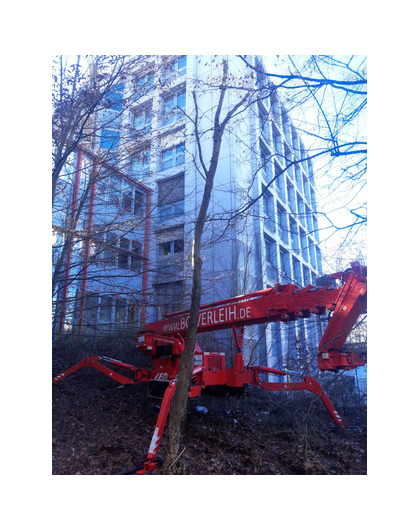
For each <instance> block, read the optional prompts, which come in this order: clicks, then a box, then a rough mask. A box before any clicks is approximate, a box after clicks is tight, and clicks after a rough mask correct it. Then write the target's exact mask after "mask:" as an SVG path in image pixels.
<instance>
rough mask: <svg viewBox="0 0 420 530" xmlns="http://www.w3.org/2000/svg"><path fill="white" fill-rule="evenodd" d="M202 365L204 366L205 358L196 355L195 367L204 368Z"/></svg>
mask: <svg viewBox="0 0 420 530" xmlns="http://www.w3.org/2000/svg"><path fill="white" fill-rule="evenodd" d="M202 365H203V356H202V355H194V366H202Z"/></svg>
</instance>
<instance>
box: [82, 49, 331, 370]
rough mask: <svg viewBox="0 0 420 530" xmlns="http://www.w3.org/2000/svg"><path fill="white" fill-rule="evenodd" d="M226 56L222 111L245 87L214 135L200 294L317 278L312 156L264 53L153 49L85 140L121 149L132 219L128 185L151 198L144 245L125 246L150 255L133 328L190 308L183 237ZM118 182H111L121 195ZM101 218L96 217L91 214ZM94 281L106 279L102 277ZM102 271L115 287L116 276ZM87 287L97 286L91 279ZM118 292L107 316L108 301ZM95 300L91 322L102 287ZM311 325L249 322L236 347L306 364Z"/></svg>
mask: <svg viewBox="0 0 420 530" xmlns="http://www.w3.org/2000/svg"><path fill="white" fill-rule="evenodd" d="M223 60H227V61H228V65H229V85H230V86H232V88H229V90H228V91H227V93H226V96H225V101H224V105H223V110H222V116H223V115H225V113H226V112H228V110H229V109H231V108H232V107H233V106H234V105H235V103H237V102H238V100H239V99H240V98H241V97H242V95H243V94H244V93H245V90H249V91H250V92H252V96H250V101H249V102H247V104H245V105H244V106H243V107H242V108H241V111H240V112H238V113H237V114H236V115H235V117H234V118H233V119H232V120H231V121H230V122H229V124H228V125H227V127H226V130H225V133H224V136H223V142H222V147H221V151H220V158H219V163H218V167H217V173H216V180H215V185H214V190H213V195H212V198H211V202H210V207H209V215H208V222H207V224H206V228H205V233H204V240H203V249H202V257H203V294H202V303H207V302H213V301H217V300H220V299H224V298H228V297H231V296H236V295H240V294H244V293H247V292H253V291H257V290H259V289H263V288H267V287H269V286H272V285H273V284H275V283H288V282H293V283H295V284H296V285H297V286H298V287H301V286H305V285H308V284H310V283H312V284H315V281H316V278H317V277H318V276H319V275H321V274H322V257H321V251H320V247H319V233H318V221H317V214H316V212H317V208H316V192H315V182H314V172H313V167H312V162H311V159H310V158H309V156H308V153H307V151H306V149H305V146H304V145H303V142H302V140H301V139H300V138H299V135H298V132H297V129H296V127H295V126H294V125H293V122H292V120H291V119H290V118H289V116H288V114H287V111H286V109H285V107H284V105H283V104H282V102H281V100H280V98H279V95H278V94H277V93H276V91H274V90H271V88H270V86H271V85H270V82H269V79H268V78H266V77H265V75H264V66H263V63H262V60H261V59H260V58H259V57H257V56H247V60H248V61H249V62H251V63H252V64H253V65H254V66H256V68H257V72H256V71H254V70H252V69H251V68H249V67H248V66H246V65H245V63H244V62H243V61H241V60H240V59H239V58H238V57H236V56H210V55H207V56H202V55H188V56H185V55H182V56H150V57H147V58H146V59H145V61H144V62H143V65H142V67H141V68H139V70H138V71H137V72H135V73H134V74H133V76H132V77H130V78H125V79H122V80H121V84H120V85H119V86H118V87H116V89H115V91H114V94H113V98H114V99H113V102H112V104H111V105H110V108H109V109H106V110H104V111H103V112H102V113H101V114H100V115H98V116H97V119H98V120H100V121H101V123H102V129H101V132H100V133H99V134H98V135H97V137H96V139H95V141H94V143H93V145H92V146H91V149H92V151H93V152H97V151H100V150H101V149H111V150H112V149H115V151H116V152H117V151H118V150H119V152H120V153H121V150H122V151H124V153H125V155H124V156H123V157H121V156H120V157H119V158H118V159H117V158H116V161H115V168H116V171H117V172H120V174H124V175H125V176H126V179H125V180H124V179H123V180H121V182H130V186H131V192H130V193H131V201H132V202H131V203H130V208H131V210H130V213H131V212H132V215H133V217H134V218H135V217H136V198H135V197H136V193H137V192H138V191H139V190H141V192H142V193H145V194H147V197H148V198H149V199H148V200H149V201H150V203H149V206H148V211H147V215H145V217H147V221H148V223H150V225H148V228H147V233H146V225H145V223H143V224H141V226H142V228H141V233H139V234H138V235H136V236H135V237H134V238H133V240H136V241H141V242H142V244H143V247H142V250H143V252H139V253H136V252H135V253H133V254H130V256H131V255H134V254H135V255H136V256H137V255H138V256H139V257H142V258H144V259H143V261H142V263H146V261H147V267H146V266H145V269H144V271H146V269H147V276H145V275H144V274H142V275H141V279H139V277H137V279H136V280H133V281H137V283H138V282H141V288H140V284H139V283H138V284H137V287H136V289H137V290H138V292H141V293H142V297H140V299H139V300H138V303H139V304H140V305H139V307H140V310H139V311H138V324H139V326H140V324H141V317H140V314H141V313H142V312H143V313H142V314H143V316H144V319H145V320H147V321H149V322H150V321H153V320H157V319H161V318H163V316H164V314H166V313H168V312H171V311H174V310H178V309H183V308H187V307H189V292H190V287H191V262H192V256H191V248H192V237H193V230H194V224H195V219H196V215H197V212H198V209H199V207H200V204H201V197H202V193H203V187H204V178H203V169H202V166H201V160H203V161H204V162H205V163H206V164H209V161H210V157H211V152H212V146H213V144H212V126H213V123H214V115H215V109H216V106H217V103H218V97H219V95H220V91H219V86H220V80H221V75H222V61H223ZM117 111H118V112H117ZM113 113H114V114H113ZM136 186H137V188H138V189H137V188H136ZM122 188H123V184H120V191H119V193H120V195H119V201H120V205H121V201H123V200H124V199H123V197H124V193H125V192H124V190H123V189H122ZM149 191H150V193H149ZM101 193H108V192H107V191H106V190H105V191H103V190H102V191H101V190H97V191H96V196H97V197H98V199H97V202H98V201H99V202H100V194H101ZM127 200H128V199H127ZM97 212H98V215H99V212H100V210H99V209H98V210H97ZM87 215H88V213H87ZM106 215H108V213H107V214H106ZM92 222H93V221H92ZM106 222H107V216H104V217H102V221H101V222H98V224H99V225H100V224H101V223H102V224H103V223H106ZM93 224H95V222H93ZM107 237H108V236H107ZM109 237H114V236H109ZM121 241H122V240H121V239H119V244H118V248H120V249H121V244H122V243H121ZM124 244H125V243H124ZM130 245H131V246H130ZM132 245H133V243H132V240H130V242H129V243H128V247H127V251H129V252H133V246H132ZM146 245H147V256H146V257H145V256H144V248H146ZM124 263H125V262H124ZM144 278H146V280H144ZM99 281H100V282H102V283H101V285H102V286H103V285H104V281H105V280H104V276H103V275H102V276H101V277H100V280H99ZM109 281H110V283H113V287H112V290H115V281H116V280H115V279H113V280H109ZM144 281H145V282H146V283H143V282H144ZM101 288H102V287H101ZM86 289H87V290H88V291H89V289H90V290H91V291H92V292H95V287H94V285H93V284H91V285H90V288H89V289H88V288H87V287H86ZM134 290H135V289H134ZM104 296H105V295H104ZM115 296H117V295H116V294H114V300H113V302H112V304H111V307H112V311H111V313H112V312H113V313H112V314H114V313H115V311H117V308H116V298H115ZM87 303H88V305H89V304H90V302H87ZM95 304H96V305H97V306H98V310H97V313H96V314H95V315H96V316H95V318H96V319H97V320H96V322H97V321H98V319H99V316H100V314H101V309H100V307H101V305H102V299H101V296H99V298H98V299H96V298H95V299H94V300H93V302H92V305H95ZM127 304H128V302H127V301H126V308H125V311H126V313H127V312H128V311H129V310H128V307H127ZM89 307H90V305H89ZM85 319H86V316H85ZM111 322H113V320H112V319H111ZM319 331H320V323H319V322H318V321H316V320H315V319H310V320H308V321H306V319H305V320H300V321H298V322H296V323H295V322H291V323H289V324H284V323H281V324H280V323H270V324H267V325H266V326H259V327H258V326H256V327H252V328H249V329H247V331H246V340H245V351H244V353H245V355H246V356H247V358H248V361H249V362H250V363H252V364H254V363H263V364H268V365H269V366H278V367H289V368H290V367H291V368H294V367H299V368H301V367H303V366H304V365H306V364H308V363H309V364H310V365H313V361H315V354H314V351H315V348H316V346H317V344H318V341H319V338H320V336H319ZM203 340H204V342H206V341H209V346H211V342H212V341H213V342H216V343H217V344H218V345H220V346H223V347H225V348H229V347H230V346H231V345H232V344H233V342H232V338H231V336H230V332H223V333H220V334H219V335H217V336H212V337H203Z"/></svg>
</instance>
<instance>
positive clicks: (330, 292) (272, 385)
mask: <svg viewBox="0 0 420 530" xmlns="http://www.w3.org/2000/svg"><path fill="white" fill-rule="evenodd" d="M319 280H321V281H319ZM336 280H341V287H336V286H335V282H336ZM317 284H318V285H317V286H313V285H308V286H306V287H304V288H302V289H299V288H298V287H297V286H296V285H294V284H292V283H288V284H286V285H281V284H275V285H274V287H272V288H270V289H265V290H261V291H257V292H254V293H250V294H246V295H242V296H237V297H234V298H228V299H226V300H221V301H220V302H215V303H211V304H205V305H202V306H201V307H200V314H199V322H198V328H197V333H203V332H206V331H215V330H221V329H227V328H231V329H232V330H233V333H234V337H235V341H236V347H237V352H236V354H235V357H234V365H233V367H232V368H228V369H227V368H226V366H225V354H224V353H220V352H203V351H202V350H201V349H200V347H199V346H198V344H196V348H195V356H194V369H193V373H192V380H191V386H190V392H189V397H197V396H198V395H199V394H200V393H201V392H203V393H210V394H211V393H215V394H218V393H221V392H225V393H228V392H230V393H235V392H237V393H240V392H241V391H242V390H243V388H244V385H246V384H249V385H254V386H259V387H261V388H265V389H266V390H269V391H291V390H307V391H309V392H312V393H314V394H316V395H318V396H319V397H320V399H321V400H322V402H323V403H324V405H325V406H326V408H327V410H328V411H329V413H330V414H331V416H332V418H333V419H334V421H335V423H336V424H337V425H338V426H339V427H340V428H342V429H343V428H344V424H343V421H342V419H341V418H340V416H339V415H338V413H337V411H336V410H335V408H334V407H333V405H332V403H331V401H330V400H329V399H328V397H327V395H326V394H325V392H324V391H323V389H322V388H321V385H320V384H319V383H318V382H317V381H316V380H315V379H313V378H312V377H308V376H305V377H304V378H303V381H298V382H290V378H291V376H293V375H299V374H293V373H291V372H288V371H286V370H281V369H277V368H268V367H266V366H245V363H244V359H243V355H242V346H243V340H244V330H245V327H246V326H251V325H254V324H263V323H267V322H291V321H294V320H297V319H298V318H309V317H311V315H323V314H325V313H326V312H327V311H330V313H329V315H330V319H329V322H328V325H327V328H326V330H325V332H324V335H323V337H322V339H321V342H320V344H319V346H318V354H317V360H318V368H319V370H321V371H326V370H328V371H333V372H337V371H338V370H351V369H354V368H356V367H358V366H363V365H365V364H366V355H363V356H360V355H356V354H355V353H353V352H346V351H344V350H343V346H344V343H345V341H346V339H347V337H348V335H349V333H350V331H351V330H352V329H353V327H354V325H355V323H356V321H357V318H358V317H359V316H360V314H362V313H364V312H365V311H366V304H367V267H364V266H362V265H360V263H359V262H357V261H355V262H352V263H351V268H350V269H347V270H346V271H344V272H337V273H335V274H331V275H328V276H324V277H322V278H319V279H318V281H317ZM320 284H322V285H320ZM188 321H189V310H187V311H179V312H176V313H171V314H169V315H167V318H166V319H165V320H161V321H158V322H153V323H151V324H147V325H146V326H144V329H143V330H142V331H140V332H138V333H137V349H138V350H139V351H140V352H141V353H142V354H143V355H151V356H152V357H153V369H149V368H137V367H135V366H132V365H130V364H127V363H123V362H121V361H118V360H116V359H111V358H109V357H103V356H102V357H100V356H94V355H91V356H88V357H86V358H85V359H83V360H82V361H81V362H79V363H78V364H76V365H75V366H73V367H71V368H69V369H68V370H66V371H65V372H63V373H62V374H60V375H58V376H57V377H54V379H53V384H55V383H57V382H59V381H62V380H63V379H64V378H65V377H67V376H68V375H70V374H72V373H74V372H76V371H77V370H79V369H80V368H83V367H91V368H95V369H96V370H98V371H100V372H102V373H103V374H105V375H107V376H108V377H110V378H111V379H114V380H115V381H117V382H118V383H122V384H127V385H133V384H134V385H135V384H138V383H150V384H151V385H154V387H155V388H156V387H160V388H163V389H164V393H163V401H162V404H161V407H160V412H159V416H158V419H157V422H156V426H155V430H154V434H153V438H152V441H151V444H150V447H149V452H148V454H147V458H146V461H145V462H144V464H143V467H142V468H141V469H139V470H137V471H136V474H139V475H141V474H145V473H148V472H151V471H153V470H154V469H156V467H157V466H158V459H157V453H158V449H159V446H160V443H161V441H162V434H163V430H164V428H165V423H166V419H167V416H168V413H169V409H170V404H171V399H172V397H173V395H174V393H175V387H176V382H177V377H178V371H179V363H180V356H181V354H182V352H183V351H184V337H185V335H186V332H187V328H188ZM100 361H102V362H105V363H106V364H107V365H110V367H108V366H106V365H104V364H102V363H101V362H100ZM114 369H117V370H120V371H123V372H126V374H127V375H122V374H121V373H120V372H119V371H115V370H114ZM261 374H268V375H272V376H288V378H287V379H288V382H283V383H279V382H269V381H263V380H261V377H260V375H261Z"/></svg>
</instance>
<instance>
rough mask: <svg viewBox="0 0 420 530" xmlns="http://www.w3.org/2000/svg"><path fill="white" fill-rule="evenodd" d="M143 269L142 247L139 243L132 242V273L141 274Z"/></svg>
mask: <svg viewBox="0 0 420 530" xmlns="http://www.w3.org/2000/svg"><path fill="white" fill-rule="evenodd" d="M142 268H143V258H142V246H141V243H138V242H137V241H132V242H131V266H130V270H131V272H141V270H142Z"/></svg>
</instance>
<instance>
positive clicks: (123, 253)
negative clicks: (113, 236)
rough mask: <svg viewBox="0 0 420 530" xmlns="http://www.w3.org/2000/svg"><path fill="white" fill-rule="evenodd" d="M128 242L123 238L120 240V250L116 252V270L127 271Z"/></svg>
mask: <svg viewBox="0 0 420 530" xmlns="http://www.w3.org/2000/svg"><path fill="white" fill-rule="evenodd" d="M129 243H130V242H129V240H128V239H126V238H125V237H122V238H121V239H120V249H121V250H119V251H118V268H119V269H125V270H128V256H129V254H128V249H129Z"/></svg>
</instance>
